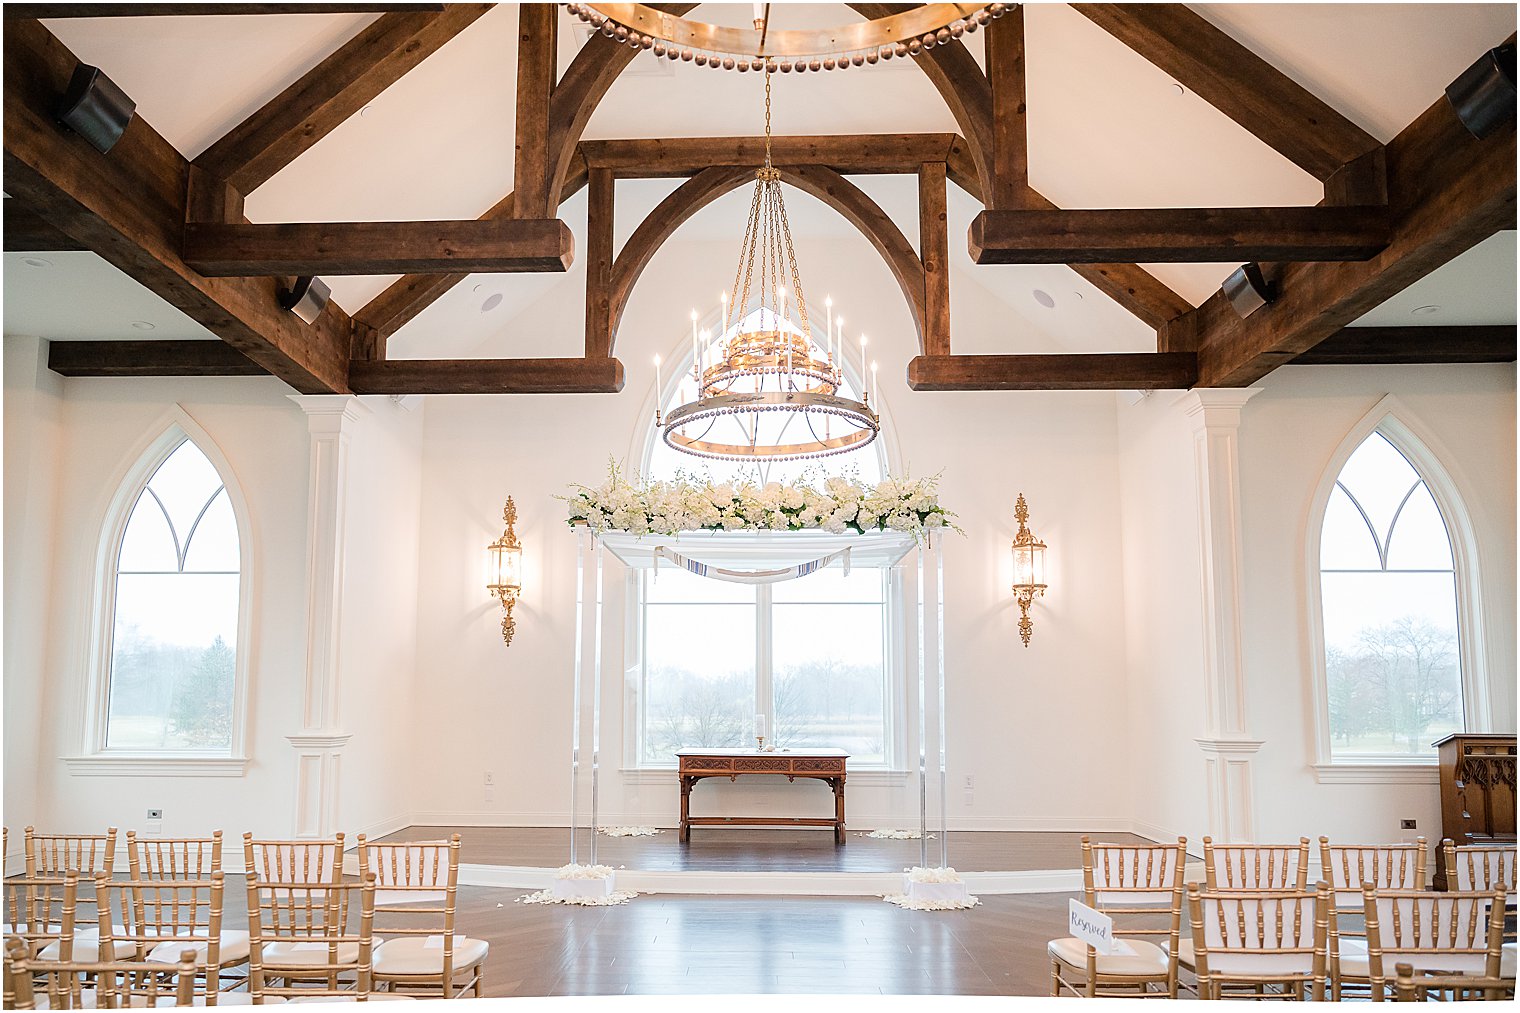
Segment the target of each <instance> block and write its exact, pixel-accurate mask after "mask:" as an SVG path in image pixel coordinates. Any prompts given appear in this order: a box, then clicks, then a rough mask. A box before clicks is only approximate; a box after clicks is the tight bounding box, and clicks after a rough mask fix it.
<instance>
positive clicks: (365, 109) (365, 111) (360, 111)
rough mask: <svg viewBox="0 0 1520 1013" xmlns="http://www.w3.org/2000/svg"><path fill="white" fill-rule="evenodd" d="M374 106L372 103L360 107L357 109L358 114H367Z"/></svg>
mask: <svg viewBox="0 0 1520 1013" xmlns="http://www.w3.org/2000/svg"><path fill="white" fill-rule="evenodd" d="M374 108H375V107H374V106H372V105H368V106H365V107H364V108H362V109H360V110H359V115H360V116H368V115H369V114H370V113H371V112H373V111H374Z"/></svg>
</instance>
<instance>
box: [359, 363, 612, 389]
mask: <svg viewBox="0 0 1520 1013" xmlns="http://www.w3.org/2000/svg"><path fill="white" fill-rule="evenodd" d="M348 382H349V386H350V387H352V388H353V391H354V393H355V394H616V393H617V392H618V391H620V390H622V389H623V364H622V363H621V362H619V361H618V360H617V359H613V358H610V357H597V358H591V359H387V360H385V361H383V362H355V363H354V364H353V369H352V370H351V371H350V373H349V381H348Z"/></svg>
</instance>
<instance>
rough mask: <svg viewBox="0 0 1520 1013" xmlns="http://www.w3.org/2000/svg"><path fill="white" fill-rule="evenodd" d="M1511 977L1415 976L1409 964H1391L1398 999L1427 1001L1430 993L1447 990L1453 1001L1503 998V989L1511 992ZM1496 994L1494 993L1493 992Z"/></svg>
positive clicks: (1464, 975)
mask: <svg viewBox="0 0 1520 1013" xmlns="http://www.w3.org/2000/svg"><path fill="white" fill-rule="evenodd" d="M1514 987H1515V980H1514V979H1513V978H1510V979H1509V980H1507V981H1506V980H1505V979H1503V978H1481V977H1477V976H1474V975H1468V974H1461V975H1456V974H1444V975H1438V974H1424V975H1420V976H1419V977H1416V976H1415V973H1414V968H1413V967H1411V966H1410V965H1409V964H1404V963H1400V964H1396V965H1394V978H1393V997H1394V999H1395V1000H1396V1001H1398V1002H1429V1001H1430V993H1431V992H1449V993H1451V996H1452V998H1453V999H1454V1000H1456V1001H1459V1002H1460V1001H1464V1000H1469V999H1492V998H1504V990H1505V989H1509V990H1510V991H1513V990H1514ZM1495 993H1497V995H1496V994H1495Z"/></svg>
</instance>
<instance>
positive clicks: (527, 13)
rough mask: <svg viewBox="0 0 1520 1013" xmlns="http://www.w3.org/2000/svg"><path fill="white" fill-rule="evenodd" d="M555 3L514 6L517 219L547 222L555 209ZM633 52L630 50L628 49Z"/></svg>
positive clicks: (513, 181) (556, 31)
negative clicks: (551, 131) (552, 151)
mask: <svg viewBox="0 0 1520 1013" xmlns="http://www.w3.org/2000/svg"><path fill="white" fill-rule="evenodd" d="M558 26H559V5H558V4H548V3H525V4H519V5H518V7H517V96H516V97H517V117H516V122H515V123H514V126H513V129H514V131H515V138H516V139H515V144H516V148H515V155H514V166H515V168H514V172H513V176H512V188H513V192H514V193H515V194H516V195H517V207H516V210H515V214H516V216H517V217H518V218H550V217H552V216H553V215H554V214H555V212H556V210H557V209H558V205H559V200H558V197H559V192H558V191H559V188H558V186H556V184H555V181H554V179H553V170H554V160H553V159H551V158H550V157H549V116H550V104H551V99H552V95H553V92H554V80H555V77H556V76H557V71H558V64H557V63H556V57H557V54H558V48H557V45H556V40H557V39H558V38H559V32H558ZM628 48H630V49H631V48H633V47H628Z"/></svg>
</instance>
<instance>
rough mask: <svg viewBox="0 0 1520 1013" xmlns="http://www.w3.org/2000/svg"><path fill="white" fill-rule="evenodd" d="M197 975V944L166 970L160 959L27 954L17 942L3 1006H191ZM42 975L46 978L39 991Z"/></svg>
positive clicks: (8, 963)
mask: <svg viewBox="0 0 1520 1013" xmlns="http://www.w3.org/2000/svg"><path fill="white" fill-rule="evenodd" d="M195 977H196V967H195V951H194V950H186V951H184V952H183V953H181V954H180V960H179V963H178V964H177V965H176V966H175V967H174V968H173V969H172V970H165V968H164V967H163V965H160V964H147V963H138V962H136V961H120V960H118V961H112V962H111V963H107V964H100V963H86V964H82V963H76V962H72V961H69V962H63V961H47V960H27V959H26V958H25V947H24V946H20V945H18V946H17V947H16V948H14V949H12V950H10V951H9V953H8V959H7V960H6V962H5V1008H6V1009H37V1008H39V1007H40V1008H42V1009H48V1010H65V1009H125V1008H127V1007H129V1006H131V1007H157V1006H169V1005H174V1006H193V1005H195ZM38 981H41V982H42V987H41V989H40V991H39V989H38V987H37V982H38ZM39 999H40V1000H41V1001H40V1002H39ZM170 1000H172V1002H171V1001H170Z"/></svg>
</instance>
